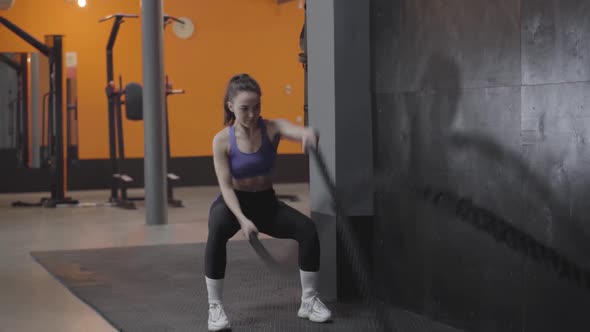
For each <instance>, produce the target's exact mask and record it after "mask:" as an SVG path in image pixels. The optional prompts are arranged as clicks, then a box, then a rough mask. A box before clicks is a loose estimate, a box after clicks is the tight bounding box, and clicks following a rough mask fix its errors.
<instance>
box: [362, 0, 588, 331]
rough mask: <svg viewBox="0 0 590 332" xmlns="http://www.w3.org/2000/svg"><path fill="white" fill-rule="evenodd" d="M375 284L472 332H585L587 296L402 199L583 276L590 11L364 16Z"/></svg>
mask: <svg viewBox="0 0 590 332" xmlns="http://www.w3.org/2000/svg"><path fill="white" fill-rule="evenodd" d="M371 1H372V2H371V47H372V73H373V80H372V84H373V100H374V109H373V119H374V128H373V133H374V134H373V135H374V153H375V158H374V163H375V175H376V178H377V179H378V181H379V182H378V184H377V188H376V200H375V211H376V215H377V217H376V225H377V226H376V231H375V236H374V238H375V245H376V246H377V248H376V251H375V255H374V257H375V259H376V260H377V261H378V263H379V264H378V265H377V266H378V268H379V269H380V270H379V271H378V273H377V276H378V277H379V278H380V279H381V280H380V281H382V282H383V283H384V284H387V287H386V294H387V297H388V299H389V300H390V301H391V302H392V303H393V304H395V305H399V306H402V307H404V308H408V309H410V310H415V311H419V312H422V313H426V314H428V315H430V316H432V317H434V318H435V319H439V320H443V321H445V322H448V323H451V324H453V325H456V326H458V327H462V328H465V329H467V330H470V331H534V332H539V331H588V330H590V318H589V317H590V316H588V315H587V314H586V308H588V307H589V306H590V291H587V290H585V289H583V288H580V287H578V286H577V285H575V284H573V283H571V282H568V281H567V280H564V279H560V278H559V277H558V276H557V274H556V273H555V272H554V270H553V269H550V268H548V267H545V266H542V265H541V264H539V263H537V262H535V261H533V260H531V259H530V258H529V257H528V256H527V255H525V254H523V253H522V252H520V251H518V250H514V249H512V248H510V247H509V246H507V245H506V244H505V243H503V242H501V241H497V240H495V239H494V237H492V236H490V232H486V231H483V230H479V229H477V228H475V227H473V225H471V224H469V223H466V222H464V221H462V220H461V218H459V217H457V216H456V215H454V214H453V213H448V212H445V211H444V210H443V209H441V208H440V207H439V206H437V205H434V204H431V203H429V202H427V201H425V200H423V199H420V198H419V197H417V196H416V195H413V194H412V191H411V190H409V188H410V187H408V186H407V185H405V184H404V182H405V181H407V180H409V182H410V183H412V184H413V185H415V186H416V187H419V188H424V187H428V188H438V189H440V190H444V191H447V192H449V193H452V194H453V195H457V196H461V197H465V198H468V199H470V200H471V201H472V202H473V204H474V205H477V206H479V207H481V208H485V209H487V210H488V211H490V212H491V213H493V215H495V216H496V218H497V220H503V221H506V222H508V223H509V224H510V225H512V226H514V227H516V228H517V229H519V230H521V231H522V232H523V234H527V235H529V236H530V237H532V238H533V239H535V240H537V241H538V242H539V243H542V244H544V245H546V246H548V247H550V248H555V250H556V251H558V252H559V253H562V254H563V255H564V256H566V257H567V258H568V259H570V260H571V261H572V262H574V263H575V264H577V265H580V266H582V267H584V268H586V269H588V267H589V266H590V264H589V263H588V262H589V258H590V241H589V240H590V239H589V235H590V224H588V223H587V222H586V220H587V218H588V216H589V212H590V204H588V202H587V197H589V196H590V185H589V184H590V167H588V165H589V161H590V148H589V147H588V142H589V141H588V140H589V138H590V83H589V80H590V19H589V18H590V2H589V1H587V0H561V1H560V0H371Z"/></svg>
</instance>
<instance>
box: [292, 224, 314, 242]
mask: <svg viewBox="0 0 590 332" xmlns="http://www.w3.org/2000/svg"><path fill="white" fill-rule="evenodd" d="M297 240H298V241H299V242H306V243H310V242H313V243H315V242H317V241H318V232H317V229H316V227H315V224H314V223H313V221H311V220H305V221H302V222H301V223H299V224H298V225H297Z"/></svg>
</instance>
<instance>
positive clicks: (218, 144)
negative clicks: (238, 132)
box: [213, 131, 247, 226]
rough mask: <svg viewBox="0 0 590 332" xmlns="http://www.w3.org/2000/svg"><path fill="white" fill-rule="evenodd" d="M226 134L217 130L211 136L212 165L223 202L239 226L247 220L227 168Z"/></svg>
mask: <svg viewBox="0 0 590 332" xmlns="http://www.w3.org/2000/svg"><path fill="white" fill-rule="evenodd" d="M227 142H228V135H227V134H225V133H224V132H223V131H222V132H219V133H218V134H217V135H215V137H214V138H213V165H214V167H215V174H216V176H217V182H218V183H219V188H220V189H221V195H222V196H223V200H224V201H225V204H226V205H227V207H228V208H229V209H230V211H231V212H233V214H234V216H236V218H237V219H238V222H239V223H240V226H243V222H244V220H247V218H246V216H245V215H244V213H243V212H242V209H241V208H240V203H239V201H238V197H237V196H236V193H235V192H234V188H233V184H232V178H231V173H230V169H229V159H228V156H227V152H226V151H227V150H226V146H227Z"/></svg>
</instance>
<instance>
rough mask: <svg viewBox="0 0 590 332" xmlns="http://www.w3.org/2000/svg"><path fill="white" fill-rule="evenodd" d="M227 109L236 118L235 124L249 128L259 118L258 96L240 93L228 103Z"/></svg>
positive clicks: (244, 92)
mask: <svg viewBox="0 0 590 332" xmlns="http://www.w3.org/2000/svg"><path fill="white" fill-rule="evenodd" d="M228 107H229V109H230V111H232V112H233V113H234V115H235V117H236V123H239V124H240V125H242V126H244V127H251V126H254V125H256V123H258V118H259V117H260V96H259V95H258V94H257V93H255V92H250V91H241V92H238V94H237V95H236V96H235V97H234V98H233V100H232V101H229V102H228Z"/></svg>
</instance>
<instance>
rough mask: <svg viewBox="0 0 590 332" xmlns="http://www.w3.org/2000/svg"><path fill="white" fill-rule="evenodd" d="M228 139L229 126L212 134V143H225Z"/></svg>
mask: <svg viewBox="0 0 590 332" xmlns="http://www.w3.org/2000/svg"><path fill="white" fill-rule="evenodd" d="M228 140H229V127H225V128H223V129H221V130H220V131H218V132H217V133H216V134H215V136H213V143H214V144H215V143H226V142H227V141H228Z"/></svg>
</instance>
